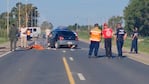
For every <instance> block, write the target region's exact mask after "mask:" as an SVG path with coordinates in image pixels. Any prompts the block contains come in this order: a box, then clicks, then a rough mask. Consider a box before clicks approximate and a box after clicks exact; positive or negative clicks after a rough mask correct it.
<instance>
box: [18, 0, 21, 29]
mask: <svg viewBox="0 0 149 84" xmlns="http://www.w3.org/2000/svg"><path fill="white" fill-rule="evenodd" d="M18 2H19V14H18V15H19V29H20V28H21V25H20V20H21V18H20V0H18Z"/></svg>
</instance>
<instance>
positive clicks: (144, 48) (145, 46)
mask: <svg viewBox="0 0 149 84" xmlns="http://www.w3.org/2000/svg"><path fill="white" fill-rule="evenodd" d="M78 36H79V38H81V39H84V40H89V32H88V31H79V32H78ZM102 42H103V40H102ZM112 43H113V45H115V43H114V40H113V42H112ZM124 47H125V48H127V49H128V50H130V48H131V38H130V37H128V38H127V39H126V40H125V42H124ZM138 50H139V52H145V53H149V37H139V40H138Z"/></svg>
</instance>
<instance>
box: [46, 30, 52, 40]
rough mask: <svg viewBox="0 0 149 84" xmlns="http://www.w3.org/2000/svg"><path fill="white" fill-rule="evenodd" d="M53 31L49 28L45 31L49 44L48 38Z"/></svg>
mask: <svg viewBox="0 0 149 84" xmlns="http://www.w3.org/2000/svg"><path fill="white" fill-rule="evenodd" d="M50 32H51V30H50V29H49V28H47V29H46V30H45V34H46V41H47V42H48V37H49V34H50Z"/></svg>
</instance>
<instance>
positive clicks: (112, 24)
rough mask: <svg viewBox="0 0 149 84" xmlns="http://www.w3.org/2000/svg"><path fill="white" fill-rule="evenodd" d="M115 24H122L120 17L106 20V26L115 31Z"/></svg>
mask: <svg viewBox="0 0 149 84" xmlns="http://www.w3.org/2000/svg"><path fill="white" fill-rule="evenodd" d="M117 23H123V17H122V16H113V17H111V18H110V19H109V20H108V25H109V26H110V27H111V28H112V29H113V30H115V28H116V24H117Z"/></svg>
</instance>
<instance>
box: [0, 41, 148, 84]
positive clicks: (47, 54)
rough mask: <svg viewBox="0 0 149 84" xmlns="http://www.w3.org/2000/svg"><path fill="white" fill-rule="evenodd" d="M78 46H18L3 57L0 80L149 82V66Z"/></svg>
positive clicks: (9, 83)
mask: <svg viewBox="0 0 149 84" xmlns="http://www.w3.org/2000/svg"><path fill="white" fill-rule="evenodd" d="M88 46H89V44H86V43H83V42H79V47H78V49H69V48H61V49H45V50H41V51H39V50H35V49H31V50H25V49H19V50H17V51H15V52H12V53H10V54H8V55H6V56H3V57H1V58H0V84H149V66H147V65H144V64H141V63H139V62H136V61H133V60H131V59H129V58H127V56H126V57H124V58H120V59H119V58H117V57H116V55H115V54H113V56H114V57H113V58H111V59H108V58H106V57H104V51H103V49H100V52H99V56H100V57H98V58H95V57H92V58H90V59H89V58H88V56H87V54H88Z"/></svg>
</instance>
